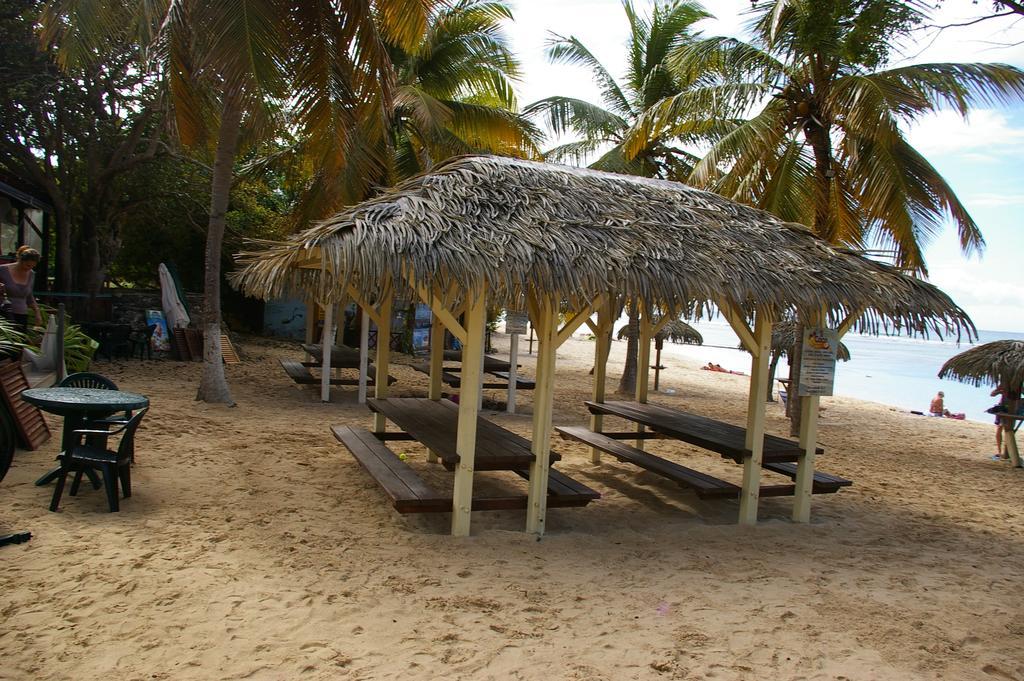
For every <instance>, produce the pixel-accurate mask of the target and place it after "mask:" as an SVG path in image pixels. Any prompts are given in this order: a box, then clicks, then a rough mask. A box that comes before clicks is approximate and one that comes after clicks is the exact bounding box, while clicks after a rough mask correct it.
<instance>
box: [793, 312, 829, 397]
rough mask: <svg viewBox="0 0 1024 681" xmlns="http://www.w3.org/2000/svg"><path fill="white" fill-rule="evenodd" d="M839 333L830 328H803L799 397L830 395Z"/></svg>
mask: <svg viewBox="0 0 1024 681" xmlns="http://www.w3.org/2000/svg"><path fill="white" fill-rule="evenodd" d="M838 349H839V334H838V333H836V332H835V331H834V330H832V329H820V328H807V329H804V350H803V359H802V360H801V366H800V393H799V394H800V397H810V396H812V395H831V394H832V385H833V384H834V383H835V379H836V351H837V350H838Z"/></svg>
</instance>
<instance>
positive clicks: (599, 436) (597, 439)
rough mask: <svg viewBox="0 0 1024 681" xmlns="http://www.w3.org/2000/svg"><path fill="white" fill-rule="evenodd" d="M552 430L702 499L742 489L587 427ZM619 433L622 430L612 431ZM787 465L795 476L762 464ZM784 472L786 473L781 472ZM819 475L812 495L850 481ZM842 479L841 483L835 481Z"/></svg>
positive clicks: (785, 489) (773, 488) (786, 492)
mask: <svg viewBox="0 0 1024 681" xmlns="http://www.w3.org/2000/svg"><path fill="white" fill-rule="evenodd" d="M555 430H556V431H558V433H559V434H560V435H561V436H562V437H563V438H565V439H567V440H577V441H579V442H582V443H584V444H587V445H590V446H591V447H596V448H597V449H600V450H601V451H603V452H608V453H609V454H611V455H612V456H614V457H615V458H616V459H618V460H619V461H624V462H626V463H631V464H633V465H635V466H639V467H640V468H644V469H646V470H649V471H651V472H652V473H657V474H658V475H660V476H662V477H665V478H668V479H669V480H673V481H674V482H677V483H678V484H680V485H682V486H684V487H690V488H692V489H693V490H694V491H695V492H696V493H697V496H699V497H701V498H702V499H705V498H716V497H722V498H730V499H737V498H739V496H740V493H741V491H742V488H741V487H740V486H739V485H736V484H733V483H731V482H729V481H727V480H722V479H721V478H716V477H714V476H713V475H708V474H707V473H701V472H700V471H696V470H694V469H692V468H687V467H686V466H682V465H680V464H678V463H675V462H674V461H669V460H668V459H664V458H662V457H660V456H656V455H654V454H651V453H650V452H645V451H643V450H640V449H637V448H636V447H631V446H629V445H627V444H625V443H623V442H620V441H619V440H616V439H613V438H610V437H607V436H606V435H604V434H603V433H595V432H593V431H591V430H590V429H588V428H584V427H580V426H556V427H555ZM613 435H616V436H619V435H622V434H621V433H613ZM788 466H792V468H793V476H792V477H794V478H795V476H796V465H795V464H765V465H764V468H766V469H768V470H774V471H775V472H777V473H783V470H785V469H787V467H788ZM783 474H784V475H785V473H783ZM820 475H821V478H820V480H821V484H819V482H818V480H819V478H818V475H815V484H814V488H813V492H814V493H815V494H830V493H833V492H836V491H838V490H839V487H842V486H845V485H850V484H852V483H851V482H850V481H849V480H843V479H842V478H836V477H834V476H830V475H828V474H826V473H822V474H820ZM835 481H841V482H835ZM795 493H796V485H785V484H784V485H762V486H761V488H760V490H759V492H758V495H759V496H762V497H785V496H792V495H793V494H795Z"/></svg>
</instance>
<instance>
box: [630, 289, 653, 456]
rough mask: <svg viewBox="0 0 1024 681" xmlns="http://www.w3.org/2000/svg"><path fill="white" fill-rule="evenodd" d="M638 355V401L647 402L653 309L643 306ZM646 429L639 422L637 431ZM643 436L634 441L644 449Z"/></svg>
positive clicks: (635, 444) (638, 447) (638, 446)
mask: <svg viewBox="0 0 1024 681" xmlns="http://www.w3.org/2000/svg"><path fill="white" fill-rule="evenodd" d="M636 354H637V357H636V401H637V402H639V403H640V404H646V403H647V393H648V386H649V385H650V378H651V311H650V309H649V308H644V307H642V306H641V310H640V338H639V345H638V346H637V353H636ZM644 430H646V429H645V428H644V427H643V426H642V425H640V424H637V426H636V432H637V433H642V432H644ZM644 442H645V440H644V439H643V438H638V439H637V440H636V441H635V442H634V446H635V447H636V448H637V449H641V450H642V449H644Z"/></svg>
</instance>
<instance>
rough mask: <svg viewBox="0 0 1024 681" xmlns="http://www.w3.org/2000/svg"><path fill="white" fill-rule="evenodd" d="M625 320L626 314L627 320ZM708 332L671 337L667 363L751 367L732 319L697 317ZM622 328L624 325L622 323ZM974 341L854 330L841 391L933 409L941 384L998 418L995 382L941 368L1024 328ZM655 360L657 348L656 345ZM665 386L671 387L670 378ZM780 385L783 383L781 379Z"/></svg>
mask: <svg viewBox="0 0 1024 681" xmlns="http://www.w3.org/2000/svg"><path fill="white" fill-rule="evenodd" d="M621 323H622V324H624V323H625V320H622V321H621ZM691 325H692V326H694V328H696V329H697V330H699V331H700V332H701V334H702V335H703V336H704V345H703V346H691V345H676V344H673V343H665V347H664V350H663V351H662V363H663V364H664V363H665V360H666V359H669V358H670V357H672V356H680V357H686V358H689V359H693V360H697V361H699V362H700V363H701V364H705V363H707V362H716V363H718V364H721V365H722V367H723V368H725V369H731V370H733V371H743V372H745V373H750V355H748V354H747V353H746V352H743V351H742V350H738V349H736V348H737V346H738V345H739V339H738V338H737V337H736V334H735V333H733V331H732V329H731V328H730V327H729V325H728V324H727V323H726V322H720V321H705V322H696V323H693V322H691ZM616 328H618V327H616ZM978 334H979V336H980V339H979V340H977V341H975V343H974V344H970V343H966V342H964V343H961V344H959V345H958V344H957V343H956V342H955V341H949V340H937V339H934V338H933V339H929V340H925V339H921V338H907V337H904V336H867V335H860V334H853V333H849V334H847V335H846V336H844V337H843V342H844V343H846V346H847V347H848V348H849V349H850V361H849V362H839V364H838V366H837V367H836V383H835V394H836V395H842V396H844V397H855V398H857V399H861V400H870V401H872V402H880V403H882V404H888V405H891V406H894V407H899V408H901V409H906V410H907V411H910V410H916V411H922V412H925V413H927V412H928V405H929V403H930V402H931V399H932V397H934V396H935V393H936V392H938V391H939V390H941V391H943V392H944V393H946V399H945V402H946V408H947V409H949V411H951V412H954V413H955V412H963V413H964V414H965V415H966V416H967V418H968V419H970V420H972V421H984V422H988V423H992V420H993V419H992V416H991V415H990V414H987V413H985V409H987V408H988V407H991V406H992V405H993V404H995V403H996V402H997V401H998V400H997V399H996V398H994V397H991V396H990V393H991V391H992V388H993V386H981V387H974V386H972V385H967V384H965V383H958V382H956V381H951V380H943V379H940V378H939V377H938V373H939V369H940V368H941V367H942V365H943V364H944V363H945V362H946V360H947V359H949V358H950V357H952V356H953V355H956V354H959V353H961V352H963V351H964V350H967V349H969V348H971V347H973V346H974V345H975V344H983V343H988V342H990V341H994V340H1003V339H1016V340H1024V334H1020V333H1009V332H1004V331H979V332H978ZM651 359H652V362H653V350H652V358H651ZM788 375H789V366H788V365H787V364H786V360H785V359H782V360H781V361H780V362H779V367H778V370H777V371H776V377H777V378H786V377H787V376H788ZM662 387H671V384H665V385H663V386H662ZM776 388H778V384H776Z"/></svg>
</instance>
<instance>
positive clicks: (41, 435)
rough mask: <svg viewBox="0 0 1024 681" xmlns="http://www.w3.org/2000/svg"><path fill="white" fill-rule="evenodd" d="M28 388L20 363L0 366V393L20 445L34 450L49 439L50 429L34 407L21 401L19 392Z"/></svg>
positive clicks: (9, 362) (7, 363) (12, 362)
mask: <svg viewBox="0 0 1024 681" xmlns="http://www.w3.org/2000/svg"><path fill="white" fill-rule="evenodd" d="M28 387H29V386H28V378H27V377H26V376H25V372H24V370H23V369H22V368H21V364H20V363H18V362H15V361H13V360H12V361H8V362H6V363H4V364H0V393H2V394H3V400H4V403H5V404H6V405H7V409H8V410H9V411H10V413H11V417H12V420H13V421H14V427H15V430H16V431H17V433H18V438H19V440H20V442H21V445H22V446H23V447H24V448H25V449H28V450H34V449H38V448H39V446H40V445H42V444H43V443H44V442H46V441H47V440H49V439H50V427H49V426H48V425H46V419H44V418H43V414H42V412H41V411H39V409H38V408H37V407H36V406H34V405H31V404H29V403H28V402H26V401H25V400H23V399H21V392H22V391H23V390H26V389H27V388H28Z"/></svg>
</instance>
